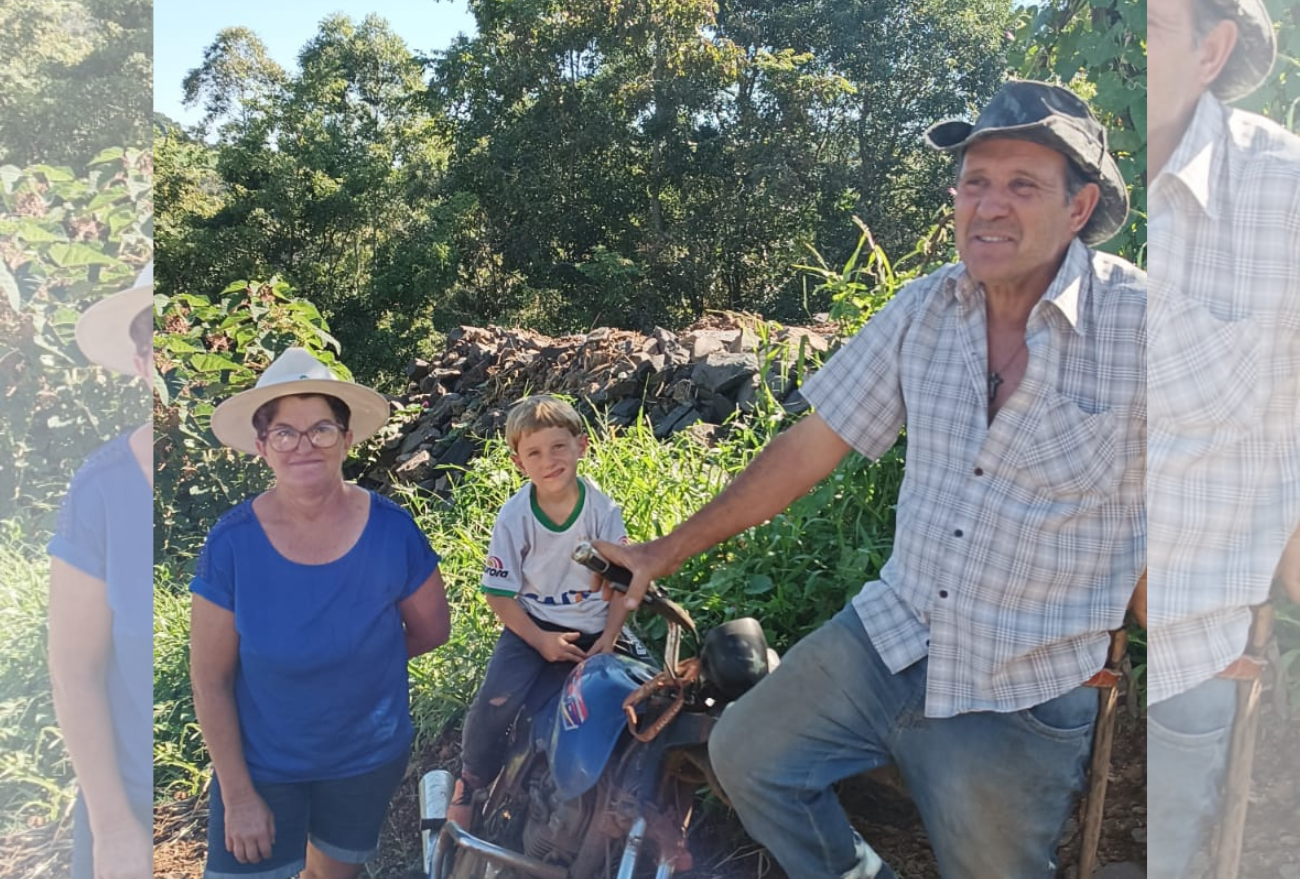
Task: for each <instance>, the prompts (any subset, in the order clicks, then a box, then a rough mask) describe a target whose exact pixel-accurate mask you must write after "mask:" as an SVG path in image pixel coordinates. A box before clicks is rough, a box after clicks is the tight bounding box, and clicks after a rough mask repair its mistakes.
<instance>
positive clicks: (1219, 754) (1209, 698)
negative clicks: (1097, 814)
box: [1147, 678, 1237, 879]
mask: <svg viewBox="0 0 1300 879" xmlns="http://www.w3.org/2000/svg"><path fill="white" fill-rule="evenodd" d="M1236 713H1237V682H1236V681H1230V680H1225V679H1223V678H1211V679H1210V680H1208V681H1206V682H1204V683H1202V684H1199V685H1197V686H1195V687H1193V688H1192V689H1190V690H1188V691H1186V692H1184V693H1179V694H1178V695H1177V696H1174V697H1173V698H1170V699H1165V700H1164V701H1163V702H1157V703H1156V704H1154V705H1151V706H1148V708H1147V877H1148V879H1184V877H1186V876H1187V874H1188V871H1189V869H1190V867H1191V862H1192V858H1193V857H1195V856H1196V853H1197V851H1199V850H1200V849H1201V848H1202V847H1203V846H1204V845H1205V844H1206V843H1208V842H1210V841H1211V838H1212V836H1213V831H1214V830H1215V827H1214V823H1215V822H1214V819H1215V818H1216V817H1217V816H1218V811H1219V795H1220V788H1221V786H1222V784H1223V776H1224V771H1225V770H1226V768H1227V763H1228V746H1229V744H1230V742H1231V739H1232V721H1233V718H1234V717H1235V716H1236Z"/></svg>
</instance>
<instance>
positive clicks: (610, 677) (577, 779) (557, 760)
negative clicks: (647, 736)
mask: <svg viewBox="0 0 1300 879" xmlns="http://www.w3.org/2000/svg"><path fill="white" fill-rule="evenodd" d="M652 677H654V670H653V669H652V668H650V667H649V666H648V665H645V664H644V663H641V662H637V661H636V660H633V659H629V658H627V657H626V656H619V655H617V654H614V653H602V654H600V655H599V656H593V657H591V658H590V659H587V660H584V661H583V662H580V663H579V664H578V665H577V667H575V668H574V670H573V671H572V672H571V673H570V674H569V677H568V680H566V681H565V683H564V692H562V693H561V694H560V701H559V705H558V706H557V708H556V711H555V722H554V724H553V726H552V729H551V737H550V741H549V742H548V744H547V749H546V755H547V758H548V760H549V761H550V764H551V774H552V775H553V776H554V778H555V787H556V791H557V792H558V793H559V796H560V798H561V799H563V800H571V799H574V798H575V797H580V796H582V795H583V794H584V793H586V792H587V791H588V790H590V789H591V788H592V787H594V786H595V784H596V781H597V780H598V779H599V778H600V776H601V773H602V772H604V771H605V764H606V763H608V762H609V757H610V755H611V754H612V753H613V752H614V746H615V745H617V744H618V740H619V737H620V736H622V734H623V731H624V730H625V729H627V720H626V718H625V716H624V714H623V700H624V699H626V698H627V697H628V695H629V694H631V693H632V692H633V691H634V690H636V688H637V687H639V686H641V684H643V683H645V682H646V681H648V680H650V679H651V678H652Z"/></svg>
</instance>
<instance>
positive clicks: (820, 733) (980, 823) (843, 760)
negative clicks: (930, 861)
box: [709, 605, 1097, 879]
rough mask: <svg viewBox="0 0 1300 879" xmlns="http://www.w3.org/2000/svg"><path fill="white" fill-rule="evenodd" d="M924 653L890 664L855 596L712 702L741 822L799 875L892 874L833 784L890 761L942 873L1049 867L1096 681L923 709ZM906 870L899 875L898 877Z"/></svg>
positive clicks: (1050, 872) (1001, 876) (1077, 773)
mask: <svg viewBox="0 0 1300 879" xmlns="http://www.w3.org/2000/svg"><path fill="white" fill-rule="evenodd" d="M926 668H927V661H926V660H922V661H920V662H918V663H916V664H915V665H913V666H912V667H910V668H908V669H905V670H904V671H902V672H901V673H899V674H893V673H891V672H890V671H889V668H888V667H887V666H886V665H885V664H884V662H883V661H882V660H881V659H880V657H879V655H878V654H877V653H876V651H875V648H873V647H872V646H871V641H870V639H869V638H868V636H867V633H866V630H865V629H864V628H863V627H862V623H861V622H860V621H859V620H858V617H857V613H856V611H854V610H853V608H852V606H851V605H850V606H849V607H847V608H845V609H844V610H843V611H841V612H840V613H839V614H838V615H837V616H836V617H835V618H834V619H832V620H831V621H830V622H828V623H827V624H826V625H824V626H822V627H821V628H820V629H819V630H817V631H816V632H813V633H812V634H811V635H809V636H808V637H806V638H804V639H803V640H802V641H800V642H799V643H798V644H797V645H795V647H794V648H793V649H792V650H791V651H790V652H789V654H788V655H787V656H786V657H785V658H784V659H783V660H782V663H781V666H780V667H779V668H778V669H777V670H776V671H775V672H774V673H773V674H771V675H769V676H768V677H767V678H765V679H764V680H763V681H761V682H760V683H759V684H758V686H756V687H755V688H754V689H753V690H751V691H750V692H749V693H747V694H746V695H745V696H744V697H742V698H741V699H740V700H739V701H737V702H736V703H734V704H733V705H731V706H729V707H728V708H727V709H726V710H725V711H724V712H723V714H722V717H721V719H720V720H719V723H718V725H717V727H715V728H714V731H713V734H712V735H711V737H710V741H709V756H710V757H711V758H712V762H713V767H714V769H715V771H716V772H717V774H718V777H719V779H720V781H721V782H722V788H723V790H724V791H725V792H726V793H727V796H728V798H729V799H730V800H731V801H732V803H733V805H734V806H735V808H736V811H737V812H738V813H739V815H740V819H741V821H742V822H743V823H744V825H745V829H746V831H748V833H749V834H750V836H752V837H753V838H754V839H755V840H756V841H758V842H760V843H762V844H763V845H764V846H766V847H767V849H768V850H769V851H770V852H771V853H772V855H773V856H774V857H775V858H776V860H777V861H778V862H780V864H781V867H782V868H783V869H784V870H785V871H786V873H788V874H789V875H791V876H797V877H799V879H873V877H875V879H894V875H895V874H894V873H893V871H892V870H891V869H890V868H889V866H888V865H881V864H880V859H879V858H878V857H877V855H876V854H875V852H874V851H872V849H871V848H870V846H868V845H867V843H866V842H864V841H863V839H862V838H861V837H860V836H859V835H858V834H857V832H856V831H854V829H853V828H852V827H851V826H850V825H849V822H848V818H847V817H846V816H845V814H844V810H843V809H842V808H841V807H840V804H839V800H838V799H837V798H836V796H835V792H834V791H833V790H832V788H831V785H833V784H834V783H835V782H837V781H840V780H841V779H844V778H848V777H849V776H852V775H856V774H858V773H861V772H865V771H868V770H871V769H874V768H876V767H879V766H882V765H884V764H886V763H889V762H895V763H897V764H898V767H899V769H900V770H901V772H902V775H903V779H904V781H905V782H906V784H907V789H908V791H909V792H910V793H911V795H912V799H913V801H914V802H915V803H916V806H917V809H918V810H919V811H920V813H921V817H922V819H923V820H924V822H925V828H926V832H927V833H928V835H929V837H930V843H931V845H932V846H933V848H934V853H935V857H936V859H937V860H938V863H939V872H940V874H941V875H942V876H943V877H944V879H993V877H997V879H1051V877H1054V876H1055V875H1056V863H1055V860H1056V848H1057V844H1058V841H1059V837H1060V835H1061V830H1062V828H1063V827H1064V825H1065V821H1066V818H1067V817H1068V816H1069V813H1070V809H1071V806H1072V805H1073V801H1074V798H1075V796H1076V795H1077V794H1078V792H1079V791H1080V790H1081V788H1082V786H1083V779H1084V768H1085V763H1086V761H1087V758H1088V755H1089V753H1090V751H1091V746H1092V728H1093V724H1094V722H1095V721H1096V717H1097V691H1096V690H1094V689H1091V688H1088V687H1078V688H1076V689H1074V690H1071V691H1069V692H1067V693H1065V694H1064V695H1062V696H1059V697H1057V698H1055V699H1052V700H1050V701H1048V702H1045V703H1044V704H1042V705H1039V706H1037V707H1035V708H1031V709H1028V710H1026V711H1018V712H1014V713H1010V714H996V713H992V712H978V713H972V714H963V715H958V716H957V717H952V718H944V719H927V718H926V717H925V716H924V702H925V681H926ZM904 879H906V877H904Z"/></svg>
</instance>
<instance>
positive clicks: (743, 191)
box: [431, 0, 1010, 330]
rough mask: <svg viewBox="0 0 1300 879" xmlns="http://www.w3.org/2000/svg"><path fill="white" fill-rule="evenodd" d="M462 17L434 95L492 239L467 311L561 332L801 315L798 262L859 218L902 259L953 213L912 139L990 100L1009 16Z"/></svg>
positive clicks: (719, 10) (475, 269)
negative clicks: (731, 315) (743, 314)
mask: <svg viewBox="0 0 1300 879" xmlns="http://www.w3.org/2000/svg"><path fill="white" fill-rule="evenodd" d="M474 10H475V15H476V16H477V21H478V36H476V37H473V38H468V37H467V38H462V39H461V40H460V41H458V42H457V43H456V44H454V45H453V46H452V47H451V48H450V49H449V50H448V51H447V52H445V53H443V54H441V55H440V56H439V57H438V58H437V59H435V63H434V80H433V85H432V89H431V94H432V96H433V100H434V106H435V108H436V109H437V110H438V111H439V113H440V114H443V115H445V116H446V117H447V118H448V121H449V123H450V124H451V125H452V127H453V131H454V136H455V144H456V152H455V155H454V158H453V160H452V164H451V168H450V176H449V179H450V185H451V186H452V187H454V188H456V189H458V190H461V191H465V192H468V193H471V194H472V195H473V196H474V198H475V199H476V201H477V210H478V212H479V213H478V216H479V217H480V220H481V223H480V225H479V227H478V229H479V232H480V234H481V235H482V236H483V237H484V238H485V240H486V243H487V247H485V248H484V249H483V250H481V251H478V252H477V257H476V258H478V259H481V260H482V261H481V262H476V263H472V264H471V265H470V267H469V268H470V271H469V272H467V274H466V282H467V286H468V289H467V290H466V295H472V296H473V298H474V299H475V301H477V302H479V303H482V307H485V308H487V309H488V310H490V311H492V312H493V313H496V314H503V315H523V316H526V317H532V316H536V317H538V318H540V319H541V320H542V321H543V323H544V325H545V326H547V327H548V328H550V329H556V330H559V329H572V328H575V327H579V326H583V325H585V324H588V323H590V322H591V321H593V320H610V319H612V318H613V316H615V315H617V317H618V320H619V321H621V322H624V323H633V324H647V323H650V322H652V321H657V320H676V321H681V320H685V319H689V318H691V317H694V316H696V315H698V314H700V313H702V312H703V311H704V310H705V309H707V308H711V307H712V308H719V307H720V308H750V309H758V310H762V311H764V312H765V313H770V314H774V315H777V316H797V315H798V313H799V312H800V310H801V309H803V308H804V306H805V303H804V302H803V301H802V299H801V297H800V292H801V288H800V287H799V286H798V281H797V279H795V278H794V277H793V273H792V272H791V271H790V265H791V263H793V262H795V261H797V260H799V259H800V258H802V257H803V255H804V254H805V253H806V246H807V245H808V244H811V243H813V242H814V241H817V240H819V239H829V240H833V241H839V240H841V239H842V238H843V237H844V236H843V233H844V231H845V230H847V229H849V228H850V217H851V215H852V214H853V213H854V212H855V211H857V212H858V213H861V214H863V215H865V216H866V217H867V218H868V219H869V222H871V223H872V224H873V225H874V226H878V227H879V228H880V230H881V232H880V237H881V238H882V241H883V242H884V243H885V245H886V246H891V247H897V246H901V245H903V244H904V243H906V244H908V245H910V244H911V242H913V241H914V240H915V238H916V235H917V234H918V233H919V232H920V231H921V230H922V229H924V228H926V227H928V225H929V223H930V222H931V218H932V216H933V215H934V213H935V212H936V210H937V209H938V208H939V206H940V205H941V204H942V203H943V202H944V201H945V200H946V194H945V191H946V188H947V186H946V183H947V181H946V179H945V178H944V174H945V171H944V169H945V167H946V166H945V163H944V162H943V161H942V159H941V158H940V157H937V156H932V155H930V154H928V153H927V152H926V151H925V149H924V148H923V147H922V146H921V143H920V138H919V135H920V132H921V131H922V130H924V127H925V126H927V125H928V124H930V123H931V122H933V121H934V120H935V119H936V118H940V117H942V116H945V115H952V114H954V113H958V112H964V111H966V110H967V109H968V108H969V107H970V106H974V105H978V104H979V103H980V102H982V101H983V100H984V99H986V98H987V97H988V95H989V94H991V93H992V91H993V89H994V88H996V86H997V84H998V82H999V81H1000V79H1001V75H1002V70H1003V66H1004V63H1005V62H1004V60H1003V58H1002V55H1001V53H1002V52H1003V50H1004V48H1005V45H1006V36H1005V30H1006V27H1007V23H1008V22H1009V21H1010V4H1009V3H1008V2H1006V0H982V2H980V3H975V4H968V3H957V2H955V0H924V2H922V0H914V2H908V3H903V4H898V3H885V2H874V3H863V2H856V0H855V2H848V0H834V2H832V0H823V2H811V0H810V2H782V3H773V2H740V3H734V4H727V5H725V6H718V5H715V4H714V3H712V2H705V0H640V2H629V3H624V4H619V5H617V6H613V7H610V6H608V5H607V4H595V3H563V4H561V3H559V2H530V3H514V2H511V3H505V2H483V3H479V4H476V5H475V7H474ZM935 59H943V60H941V61H939V62H937V63H936V61H935ZM838 249H839V250H842V251H843V253H842V254H840V253H832V254H831V255H832V258H835V257H838V256H840V255H847V253H848V251H849V250H850V249H851V242H848V241H845V242H844V244H843V245H842V246H841V247H840V248H838ZM466 252H467V253H470V254H471V255H472V258H473V255H474V252H473V251H471V250H469V249H468V248H467V249H466ZM808 304H811V305H813V306H815V307H825V306H826V305H828V304H829V303H808Z"/></svg>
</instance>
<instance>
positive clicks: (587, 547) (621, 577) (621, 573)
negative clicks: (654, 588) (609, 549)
mask: <svg viewBox="0 0 1300 879" xmlns="http://www.w3.org/2000/svg"><path fill="white" fill-rule="evenodd" d="M572 558H573V560H574V561H575V562H577V563H578V564H580V565H582V566H583V567H584V568H587V569H588V570H591V571H595V572H596V573H597V574H600V575H601V576H602V577H604V578H605V579H606V580H608V581H609V582H610V585H612V586H613V587H614V588H615V589H616V590H618V591H619V592H627V587H628V586H630V585H632V572H631V571H629V570H628V569H627V568H625V567H623V566H622V565H616V564H614V563H613V562H611V561H610V560H609V559H607V558H605V557H604V556H602V555H601V554H600V553H598V552H596V548H595V547H594V546H592V545H591V544H590V543H588V542H587V541H585V540H584V541H582V542H581V543H579V544H578V545H577V546H575V547H574V548H573V556H572ZM645 600H646V601H653V600H654V595H653V594H652V593H650V592H647V593H646V597H645Z"/></svg>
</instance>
